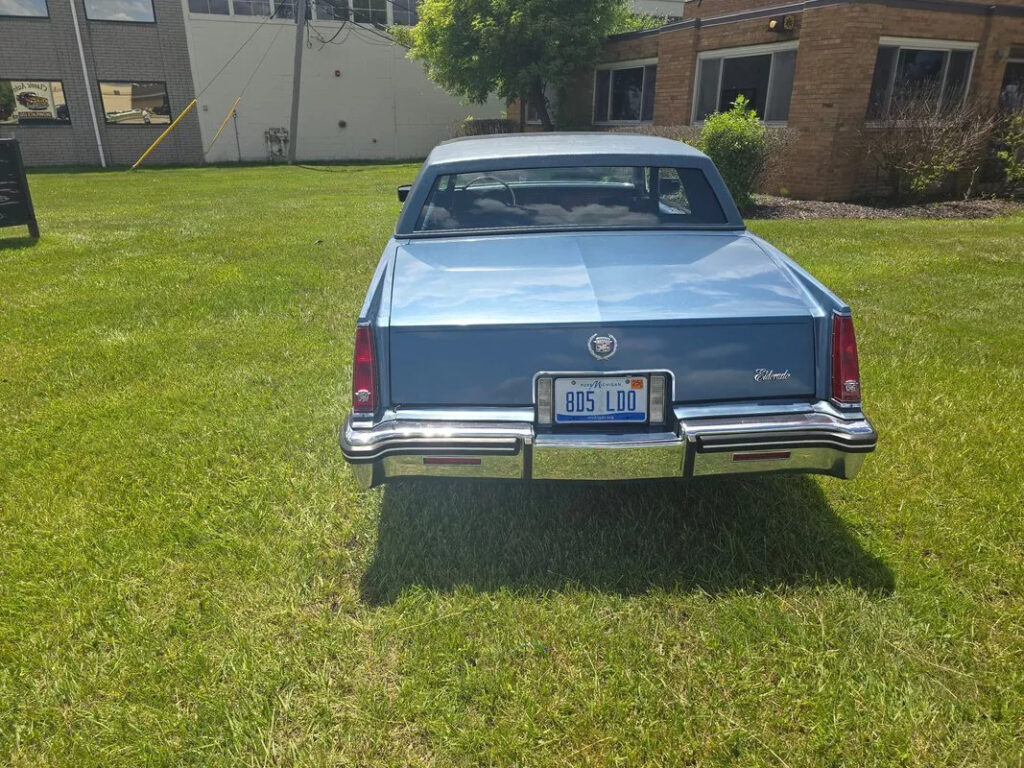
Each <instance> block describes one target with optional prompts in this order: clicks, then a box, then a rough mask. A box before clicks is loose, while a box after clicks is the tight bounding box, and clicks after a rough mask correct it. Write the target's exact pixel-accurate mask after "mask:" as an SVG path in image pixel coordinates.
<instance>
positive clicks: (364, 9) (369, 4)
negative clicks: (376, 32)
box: [352, 0, 388, 27]
mask: <svg viewBox="0 0 1024 768" xmlns="http://www.w3.org/2000/svg"><path fill="white" fill-rule="evenodd" d="M352 20H353V21H354V22H356V23H358V24H380V25H381V26H383V27H386V26H387V24H388V2H387V0H352Z"/></svg>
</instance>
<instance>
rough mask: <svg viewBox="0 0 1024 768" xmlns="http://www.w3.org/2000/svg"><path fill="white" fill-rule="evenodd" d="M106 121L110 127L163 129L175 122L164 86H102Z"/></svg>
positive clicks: (101, 84)
mask: <svg viewBox="0 0 1024 768" xmlns="http://www.w3.org/2000/svg"><path fill="white" fill-rule="evenodd" d="M100 100H101V102H102V104H103V117H104V118H105V119H106V121H107V124H108V125H159V124H162V123H169V122H171V108H170V104H169V102H168V100H167V86H166V85H165V84H164V83H122V82H106V83H100Z"/></svg>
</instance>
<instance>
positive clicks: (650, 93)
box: [640, 64, 658, 120]
mask: <svg viewBox="0 0 1024 768" xmlns="http://www.w3.org/2000/svg"><path fill="white" fill-rule="evenodd" d="M657 79H658V68H657V67H656V66H655V65H654V64H649V65H648V66H646V67H644V95H643V102H642V103H641V105H640V119H641V120H653V119H654V86H655V81H656V80H657Z"/></svg>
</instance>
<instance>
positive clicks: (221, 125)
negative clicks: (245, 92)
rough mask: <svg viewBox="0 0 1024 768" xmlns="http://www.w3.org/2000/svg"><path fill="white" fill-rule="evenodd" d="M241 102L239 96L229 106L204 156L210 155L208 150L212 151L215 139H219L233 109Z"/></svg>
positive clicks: (233, 112) (233, 111)
mask: <svg viewBox="0 0 1024 768" xmlns="http://www.w3.org/2000/svg"><path fill="white" fill-rule="evenodd" d="M241 100H242V97H241V96H239V97H238V98H237V99H235V103H234V104H232V105H231V109H229V110H228V113H227V114H226V115H225V116H224V122H223V123H221V124H220V128H218V129H217V133H215V134H214V135H213V141H211V142H210V146H208V147H207V148H206V152H204V153H203V154H205V155H208V154H210V150H211V149H213V145H214V144H216V143H217V139H219V138H220V135H221V133H223V132H224V126H225V125H227V124H228V120H230V119H231V116H232V115H233V114H235V107H237V106H238V102H240V101H241Z"/></svg>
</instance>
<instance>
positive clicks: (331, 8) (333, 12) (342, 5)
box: [315, 0, 352, 21]
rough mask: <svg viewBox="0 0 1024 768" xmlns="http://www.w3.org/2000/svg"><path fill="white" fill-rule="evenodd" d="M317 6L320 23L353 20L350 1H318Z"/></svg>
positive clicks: (317, 16)
mask: <svg viewBox="0 0 1024 768" xmlns="http://www.w3.org/2000/svg"><path fill="white" fill-rule="evenodd" d="M315 6H316V18H317V20H318V21H348V20H349V19H350V18H352V16H351V14H350V13H349V9H348V0H316V3H315Z"/></svg>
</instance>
